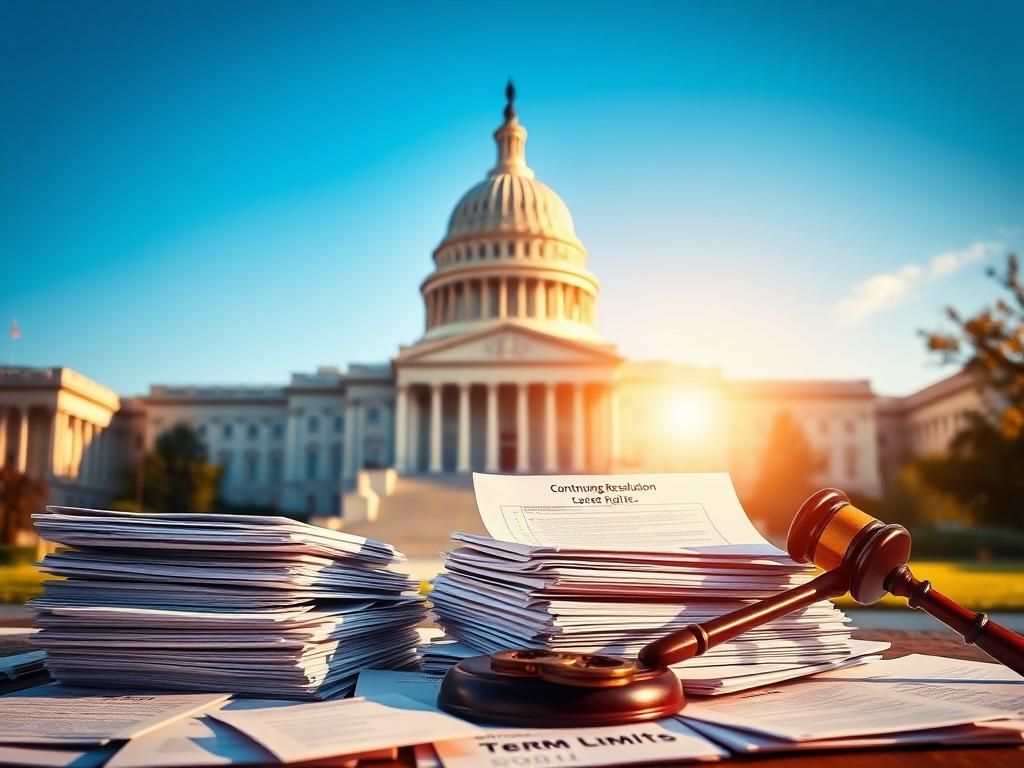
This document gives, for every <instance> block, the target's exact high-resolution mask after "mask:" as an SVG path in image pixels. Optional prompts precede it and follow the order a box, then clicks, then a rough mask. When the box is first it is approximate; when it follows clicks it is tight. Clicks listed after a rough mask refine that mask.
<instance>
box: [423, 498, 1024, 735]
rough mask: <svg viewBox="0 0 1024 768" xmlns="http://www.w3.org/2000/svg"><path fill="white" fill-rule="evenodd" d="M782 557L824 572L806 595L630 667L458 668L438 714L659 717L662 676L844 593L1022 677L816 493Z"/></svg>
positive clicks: (540, 719) (586, 663) (862, 521)
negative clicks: (889, 599) (890, 609)
mask: <svg viewBox="0 0 1024 768" xmlns="http://www.w3.org/2000/svg"><path fill="white" fill-rule="evenodd" d="M787 548H788V550H789V555H790V557H792V558H793V559H794V560H796V561H797V562H799V563H814V564H815V565H818V566H820V567H821V568H822V569H823V570H824V571H825V572H824V573H822V574H821V575H820V576H818V577H816V578H815V579H813V580H811V581H809V582H807V583H806V584H804V585H802V586H799V587H796V588H795V589H791V590H789V591H787V592H783V593H781V594H778V595H776V596H774V597H770V598H768V599H767V600H761V601H759V602H757V603H753V604H751V605H748V606H747V607H745V608H741V609H740V610H738V611H733V612H732V613H727V614H725V615H724V616H719V617H718V618H716V619H712V620H711V621H708V622H705V623H704V624H691V625H689V626H687V627H683V628H682V629H680V630H678V631H676V632H673V633H671V634H669V635H666V636H665V637H663V638H661V639H659V640H655V641H654V642H652V643H649V644H648V645H646V646H644V647H643V648H642V649H641V651H640V654H639V659H638V662H639V663H638V662H637V661H633V660H630V659H620V658H617V657H614V656H603V655H598V654H585V653H555V652H552V651H546V650H540V649H535V648H531V649H520V650H509V651H499V652H497V653H493V654H490V655H483V656H473V657H470V658H468V659H463V660H462V661H460V662H459V663H458V664H456V665H455V666H454V667H452V668H451V669H450V670H449V671H448V673H447V674H446V675H445V678H444V681H443V682H442V684H441V691H440V694H439V695H438V699H437V703H438V706H440V707H441V709H443V710H444V711H446V712H449V713H451V714H453V715H458V716H459V717H464V718H467V719H469V720H476V721H479V722H485V723H495V724H502V725H517V726H528V727H543V726H550V727H555V726H560V727H576V726H592V725H612V724H617V723H630V722H637V721H641V720H653V719H657V718H659V717H667V716H669V715H672V714H674V713H676V712H678V711H679V710H680V709H682V708H683V706H684V705H685V702H686V699H685V697H684V695H683V689H682V686H681V684H680V682H679V678H678V677H676V675H675V673H674V672H673V671H672V670H671V669H669V668H668V667H669V665H671V664H677V663H679V662H681V661H686V659H692V658H693V657H694V656H699V655H700V654H702V653H704V652H705V651H707V650H708V649H709V648H712V647H714V646H716V645H718V644H719V643H722V642H725V641H726V640H731V639H732V638H734V637H736V636H737V635H739V634H741V633H743V632H746V631H747V630H749V629H753V628H755V627H759V626H761V625H762V624H765V623H767V622H769V621H772V620H773V619H778V618H780V617H782V616H785V615H786V614H788V613H791V612H793V611H796V610H799V609H801V608H806V607H807V606H809V605H811V604H812V603H816V602H818V601H819V600H825V599H827V598H830V597H838V596H839V595H844V594H846V593H847V592H849V593H850V594H851V595H852V596H853V598H854V599H855V600H856V601H857V602H858V603H863V604H870V603H874V602H876V601H878V600H880V599H881V598H882V597H883V596H884V595H886V594H888V593H891V594H893V595H899V596H901V597H905V598H907V600H908V602H909V603H910V605H911V606H912V607H914V608H920V609H921V610H923V611H926V612H927V613H930V614H931V615H932V616H934V617H935V618H937V619H938V620H939V621H941V622H942V623H944V624H947V625H948V626H950V627H952V628H953V629H954V630H956V631H957V632H959V633H960V634H961V635H963V638H964V640H966V641H967V642H968V643H973V644H975V645H977V646H978V647H979V648H981V649H982V650H983V651H985V652H986V653H987V654H988V655H989V656H991V657H992V658H994V659H995V660H996V661H998V662H1000V663H1002V664H1005V665H1006V666H1007V667H1009V668H1010V669H1012V670H1013V671H1014V672H1016V673H1017V674H1020V675H1024V638H1022V637H1020V636H1019V635H1016V634H1014V633H1013V632H1010V631H1009V630H1008V629H1006V628H1004V627H1001V626H999V625H998V624H996V623H995V622H994V621H990V620H989V618H988V616H986V615H985V614H984V613H974V612H973V611H969V610H967V609H966V608H963V607H961V606H959V605H957V604H956V603H955V602H953V601H952V600H950V599H949V598H948V597H946V596H944V595H941V594H939V593H938V592H936V591H935V590H934V589H932V586H931V584H930V583H929V582H927V581H918V580H917V579H916V578H914V575H913V574H912V573H911V572H910V568H908V567H907V558H908V557H909V556H910V534H909V533H908V532H907V530H906V528H903V527H902V526H900V525H886V524H885V523H883V522H882V521H881V520H876V519H875V518H873V517H871V515H868V514H866V513H864V512H862V511H861V510H859V509H857V508H856V507H854V506H853V505H852V504H850V500H849V499H848V498H847V496H846V494H845V493H843V492H842V491H837V490H835V489H834V488H826V489H825V490H822V491H818V492H817V493H816V494H814V495H813V496H811V498H809V499H808V500H807V501H805V502H804V503H803V506H801V507H800V511H799V512H798V513H797V515H796V518H795V519H794V520H793V524H792V525H791V526H790V528H789V539H788V544H787Z"/></svg>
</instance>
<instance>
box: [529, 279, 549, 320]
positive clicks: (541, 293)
mask: <svg viewBox="0 0 1024 768" xmlns="http://www.w3.org/2000/svg"><path fill="white" fill-rule="evenodd" d="M534 291H535V293H534V296H533V310H534V316H535V317H537V319H538V320H543V319H544V318H545V317H547V315H548V294H547V291H545V290H544V281H543V280H538V281H537V285H536V286H535V287H534Z"/></svg>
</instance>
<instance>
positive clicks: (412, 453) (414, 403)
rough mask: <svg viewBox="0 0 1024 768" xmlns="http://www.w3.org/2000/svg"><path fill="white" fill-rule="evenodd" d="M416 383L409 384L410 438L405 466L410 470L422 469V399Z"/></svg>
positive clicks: (417, 470)
mask: <svg viewBox="0 0 1024 768" xmlns="http://www.w3.org/2000/svg"><path fill="white" fill-rule="evenodd" d="M413 386H414V385H411V384H410V385H409V440H408V445H407V447H408V450H407V451H406V459H405V468H406V470H407V471H409V472H419V471H420V399H419V397H418V396H417V393H416V390H415V389H414V388H413Z"/></svg>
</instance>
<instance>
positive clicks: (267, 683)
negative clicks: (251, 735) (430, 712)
mask: <svg viewBox="0 0 1024 768" xmlns="http://www.w3.org/2000/svg"><path fill="white" fill-rule="evenodd" d="M34 519H35V522H36V527H37V529H38V531H39V534H40V535H41V536H42V537H43V538H45V539H47V540H49V541H55V542H58V543H60V544H65V545H68V546H70V547H73V549H71V550H69V551H64V552H57V553H55V554H50V555H47V556H46V558H45V560H44V561H43V563H42V566H41V568H42V570H44V571H46V572H48V573H52V574H55V575H58V576H64V577H66V578H65V580H63V581H50V582H47V583H46V586H45V591H44V593H43V595H42V596H41V597H39V598H37V599H36V600H33V601H32V603H31V605H32V607H33V608H35V609H36V611H37V623H38V625H39V626H40V627H41V628H42V629H41V631H40V632H39V634H38V635H37V636H36V637H35V639H34V642H35V643H36V644H38V645H41V646H42V647H44V648H45V649H46V651H47V655H48V658H47V662H46V665H47V668H48V669H49V671H50V674H51V675H53V676H54V677H55V678H57V679H59V680H61V681H62V682H65V683H68V684H73V685H83V686H102V687H109V686H111V685H116V686H118V687H127V688H166V689H178V690H216V691H231V692H233V693H245V694H251V695H267V696H274V697H279V698H325V697H328V696H332V695H338V694H344V693H346V692H348V691H350V690H351V688H352V687H353V685H354V681H355V675H356V673H357V672H358V671H359V670H360V669H362V668H365V667H384V668H402V667H408V666H414V665H415V664H416V663H417V662H418V655H417V652H416V645H417V635H416V632H415V626H416V624H417V623H418V622H419V621H421V619H422V618H423V615H424V608H423V601H422V598H421V597H419V595H418V594H417V585H416V583H415V582H414V581H413V580H412V579H410V578H409V577H408V576H407V575H405V574H403V573H400V572H398V571H397V570H393V569H392V565H393V564H394V563H396V562H399V561H400V560H401V559H402V555H401V554H399V553H398V552H396V551H395V550H394V549H393V548H392V547H390V546H389V545H387V544H382V543H380V542H376V541H371V540H368V539H364V538H362V537H359V536H353V535H351V534H346V533H340V532H336V531H330V530H326V529H322V528H316V527H313V526H309V525H305V524H303V523H299V522H296V521H294V520H289V519H287V518H283V517H256V516H242V515H198V514H195V515H189V514H174V515H162V514H132V513H127V512H108V511H101V510H84V509H71V508H65V507H51V508H49V510H48V512H47V513H46V514H40V515H36V516H34Z"/></svg>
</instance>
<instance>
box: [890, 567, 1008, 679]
mask: <svg viewBox="0 0 1024 768" xmlns="http://www.w3.org/2000/svg"><path fill="white" fill-rule="evenodd" d="M885 588H886V589H887V590H888V591H889V592H891V593H892V594H894V595H899V596H900V597H905V598H907V602H908V603H910V607H911V608H920V609H921V610H922V611H924V612H925V613H928V614H931V615H932V616H934V617H935V618H936V619H938V620H939V621H941V622H942V623H943V624H945V625H946V626H947V627H950V628H951V629H953V630H954V631H955V632H957V633H958V634H960V635H962V636H963V638H964V642H965V643H967V644H968V645H976V646H978V647H979V648H981V650H983V651H984V652H985V653H987V654H988V655H989V656H991V657H992V658H993V659H995V660H996V661H998V662H999V663H1000V664H1003V665H1005V666H1007V667H1009V668H1010V669H1012V670H1013V671H1014V672H1016V673H1017V674H1018V675H1024V637H1021V636H1020V635H1018V634H1015V633H1013V632H1011V631H1010V630H1008V629H1007V628H1006V627H1004V626H1002V625H1000V624H996V622H994V621H990V620H989V618H988V616H987V615H986V614H984V613H975V612H974V611H969V610H968V609H966V608H964V607H963V606H962V605H960V604H958V603H956V602H954V601H953V600H950V599H949V598H948V597H946V596H945V595H943V594H942V593H941V592H938V591H936V590H934V589H932V585H931V582H930V581H928V580H925V581H920V580H918V579H917V578H915V577H914V574H912V573H911V572H910V569H909V568H908V567H907V566H905V565H902V566H900V567H899V568H897V569H896V570H895V571H893V572H892V573H891V574H890V575H889V577H888V578H887V580H886V582H885Z"/></svg>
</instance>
